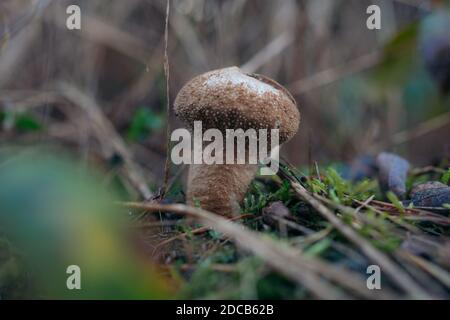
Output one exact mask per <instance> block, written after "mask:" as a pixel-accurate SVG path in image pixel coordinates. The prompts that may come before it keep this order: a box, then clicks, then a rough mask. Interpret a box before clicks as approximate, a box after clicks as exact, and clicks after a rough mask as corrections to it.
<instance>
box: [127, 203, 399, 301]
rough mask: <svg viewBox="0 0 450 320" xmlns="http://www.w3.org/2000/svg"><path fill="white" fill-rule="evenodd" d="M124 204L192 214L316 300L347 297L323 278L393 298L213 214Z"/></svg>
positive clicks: (131, 205) (353, 275)
mask: <svg viewBox="0 0 450 320" xmlns="http://www.w3.org/2000/svg"><path fill="white" fill-rule="evenodd" d="M123 205H124V206H126V207H129V208H137V209H144V210H146V211H149V212H150V211H151V212H159V211H164V212H167V211H169V212H174V213H177V214H187V215H191V216H193V217H195V218H197V219H199V220H200V222H201V223H203V224H204V225H205V226H207V227H210V228H214V229H215V230H217V231H219V232H222V233H224V234H226V235H227V236H228V237H230V238H231V239H232V240H234V242H235V243H236V244H237V245H238V246H239V247H240V248H242V249H244V250H246V251H250V252H252V253H253V254H255V255H256V256H258V257H259V258H260V259H262V260H263V261H264V262H265V263H266V264H267V265H269V266H271V267H272V268H273V269H275V270H277V271H279V272H280V273H282V274H283V275H285V276H286V277H287V278H289V279H291V280H293V281H295V282H296V283H298V284H300V285H303V286H305V287H306V288H307V289H308V290H309V291H310V292H311V293H312V294H313V295H314V296H316V297H317V298H322V299H346V298H350V297H349V296H348V295H347V294H345V293H344V292H342V291H341V290H337V289H336V288H335V287H334V286H332V285H331V284H330V283H329V282H327V281H326V280H325V278H327V279H330V280H332V281H334V282H336V283H339V284H340V285H341V286H343V287H345V288H348V289H351V290H352V291H354V292H355V293H357V294H358V295H359V296H362V297H366V298H379V299H386V298H392V296H393V295H392V294H391V293H390V292H388V291H386V292H373V291H370V292H369V290H367V288H366V286H365V281H363V280H362V279H361V277H360V276H359V275H358V274H356V273H353V272H350V271H348V270H345V269H343V268H341V267H335V266H332V265H328V264H325V263H322V262H320V261H319V260H317V259H315V258H312V257H304V256H302V255H301V254H300V253H299V251H298V250H296V249H293V248H290V247H287V246H283V245H280V244H278V243H276V242H275V241H274V240H271V239H269V238H266V237H262V236H260V235H259V234H258V233H256V232H254V231H251V230H248V229H246V228H245V227H243V226H241V225H238V224H236V223H233V222H231V221H228V220H227V219H225V218H222V217H221V216H218V215H216V214H214V213H211V212H208V211H205V210H202V209H198V208H193V207H189V206H186V205H182V204H173V205H163V204H156V203H154V204H153V203H152V204H143V203H124V204H123Z"/></svg>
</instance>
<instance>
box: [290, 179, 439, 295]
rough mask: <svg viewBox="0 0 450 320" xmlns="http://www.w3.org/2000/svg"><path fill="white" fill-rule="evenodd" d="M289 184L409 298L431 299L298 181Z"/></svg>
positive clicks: (403, 272)
mask: <svg viewBox="0 0 450 320" xmlns="http://www.w3.org/2000/svg"><path fill="white" fill-rule="evenodd" d="M291 186H292V188H293V189H294V191H295V192H296V193H297V195H298V196H299V197H300V198H301V199H303V200H305V201H306V202H307V203H309V204H310V205H311V206H312V207H314V209H316V210H317V212H319V213H320V214H321V215H322V216H323V217H324V218H326V219H327V220H328V221H329V222H330V223H331V224H332V225H333V226H334V227H335V228H336V229H337V230H339V232H341V233H342V234H343V235H344V236H345V237H347V238H348V239H349V240H350V241H352V242H353V243H354V244H355V245H356V246H357V247H359V248H360V249H361V251H362V252H363V253H364V254H365V255H366V256H367V257H368V258H370V259H371V260H372V261H373V262H375V263H377V264H378V265H379V266H380V268H381V270H383V272H385V273H386V274H388V275H389V276H390V278H391V279H392V280H393V281H394V282H395V283H397V285H398V286H399V287H400V288H402V289H403V290H404V291H405V292H406V293H407V294H408V295H409V296H410V297H411V298H414V299H431V298H432V297H431V296H430V295H429V294H428V293H427V292H425V291H424V290H423V289H422V288H421V287H420V286H419V285H418V284H416V282H415V281H414V280H413V279H412V278H411V277H410V276H409V275H407V274H406V272H405V271H404V270H402V269H401V268H400V267H398V266H397V265H396V264H395V263H394V262H393V261H392V260H391V259H390V258H389V257H388V256H387V255H385V254H384V253H382V252H381V251H379V250H377V249H376V248H375V247H374V246H372V245H371V244H370V243H369V242H368V241H367V240H366V239H364V238H363V237H361V236H359V235H358V234H357V233H356V232H355V231H354V230H353V229H352V228H351V227H350V226H348V225H346V224H345V223H343V222H342V221H341V220H340V219H339V218H338V217H337V216H336V215H335V214H334V213H333V212H331V211H330V210H329V209H328V208H327V207H325V206H324V205H323V204H322V203H320V202H319V201H318V200H316V199H315V198H314V197H313V196H312V195H310V194H309V192H308V191H307V190H306V189H305V188H304V187H303V186H301V185H300V184H299V183H296V182H291Z"/></svg>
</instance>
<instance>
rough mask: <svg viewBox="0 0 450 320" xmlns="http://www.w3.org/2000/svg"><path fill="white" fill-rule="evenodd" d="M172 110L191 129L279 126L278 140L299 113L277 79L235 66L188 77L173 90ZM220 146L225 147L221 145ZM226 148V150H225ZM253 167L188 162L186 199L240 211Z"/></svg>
mask: <svg viewBox="0 0 450 320" xmlns="http://www.w3.org/2000/svg"><path fill="white" fill-rule="evenodd" d="M174 109H175V114H176V115H177V116H178V117H179V118H180V119H181V120H183V121H184V122H185V123H186V124H187V126H188V128H189V129H190V130H192V129H193V126H194V121H201V122H202V128H203V130H207V129H218V130H220V131H221V132H222V133H223V134H224V135H225V134H226V129H235V130H236V129H243V130H244V131H246V130H248V129H255V130H256V131H258V130H259V129H267V131H268V132H270V130H271V129H279V143H280V144H282V143H283V142H286V141H287V140H289V139H290V138H291V137H292V136H294V134H295V133H296V132H297V130H298V126H299V122H300V113H299V111H298V109H297V105H296V103H295V100H294V98H293V97H292V95H291V94H290V93H289V92H288V91H287V90H286V89H285V88H284V87H283V86H281V85H280V84H279V83H277V82H276V81H274V80H272V79H269V78H267V77H264V76H261V75H257V74H246V73H244V72H243V71H242V70H240V69H239V68H238V67H229V68H224V69H218V70H214V71H210V72H207V73H204V74H202V75H199V76H197V77H195V78H193V79H192V80H190V81H189V82H188V83H187V84H186V85H185V86H184V87H183V88H182V89H181V90H180V92H179V93H178V95H177V97H176V99H175V103H174ZM224 149H225V148H224ZM224 154H225V153H224ZM257 170H258V165H257V164H249V163H247V162H246V163H245V164H237V163H236V162H235V163H233V164H226V163H224V164H209V165H208V164H191V165H190V167H189V173H188V181H187V203H188V204H190V205H193V204H197V203H199V204H200V206H201V207H202V208H203V209H206V210H209V211H212V212H215V213H217V214H220V215H224V216H233V215H236V214H239V212H240V204H241V202H242V201H243V199H244V196H245V193H246V192H247V189H248V186H249V185H250V183H251V181H252V180H253V178H254V176H255V175H256V172H257Z"/></svg>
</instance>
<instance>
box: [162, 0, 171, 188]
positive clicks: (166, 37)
mask: <svg viewBox="0 0 450 320" xmlns="http://www.w3.org/2000/svg"><path fill="white" fill-rule="evenodd" d="M169 15H170V0H167V7H166V20H165V26H164V75H165V76H166V100H167V101H166V116H167V125H166V161H165V163H164V185H163V192H162V193H161V194H162V195H164V193H165V192H166V191H167V185H168V183H169V170H170V66H169V55H168V53H167V47H168V43H169Z"/></svg>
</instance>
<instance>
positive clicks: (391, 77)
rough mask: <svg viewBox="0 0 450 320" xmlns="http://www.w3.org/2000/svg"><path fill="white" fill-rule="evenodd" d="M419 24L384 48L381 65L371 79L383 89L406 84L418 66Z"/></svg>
mask: <svg viewBox="0 0 450 320" xmlns="http://www.w3.org/2000/svg"><path fill="white" fill-rule="evenodd" d="M417 41H418V24H417V23H414V24H411V25H410V26H408V27H407V28H406V29H404V30H403V31H401V32H399V33H398V34H397V35H396V36H395V37H394V38H393V39H392V40H391V41H390V42H389V43H388V44H387V45H386V46H385V48H384V52H383V56H382V60H381V63H380V64H379V65H378V66H377V67H376V68H375V69H374V70H373V71H372V73H371V79H372V80H373V81H375V83H376V85H377V86H380V87H382V88H386V87H391V86H394V87H397V86H401V85H403V84H404V82H405V81H406V80H407V79H408V77H409V75H410V74H411V72H412V71H413V70H414V69H415V67H416V66H417V64H418V55H417Z"/></svg>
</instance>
